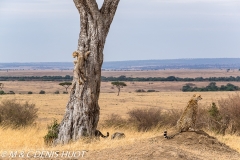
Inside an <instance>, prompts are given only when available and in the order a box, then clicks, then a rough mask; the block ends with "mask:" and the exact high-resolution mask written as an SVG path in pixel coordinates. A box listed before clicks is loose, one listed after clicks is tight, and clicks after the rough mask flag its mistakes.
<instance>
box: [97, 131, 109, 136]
mask: <svg viewBox="0 0 240 160" xmlns="http://www.w3.org/2000/svg"><path fill="white" fill-rule="evenodd" d="M108 136H109V133H108V132H107V135H106V136H104V135H103V134H102V132H100V131H99V130H96V131H95V137H96V138H100V137H102V138H107V137H108Z"/></svg>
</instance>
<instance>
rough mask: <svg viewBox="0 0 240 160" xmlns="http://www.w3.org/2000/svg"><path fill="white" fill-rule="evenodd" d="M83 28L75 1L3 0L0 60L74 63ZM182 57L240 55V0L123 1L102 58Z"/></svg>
mask: <svg viewBox="0 0 240 160" xmlns="http://www.w3.org/2000/svg"><path fill="white" fill-rule="evenodd" d="M102 2H103V0H98V3H99V7H100V6H101V4H102ZM79 28H80V20H79V14H78V11H77V9H76V8H75V5H74V3H73V0H0V62H70V61H72V60H73V58H72V55H71V54H72V52H73V51H74V50H76V49H77V43H78V35H79V32H80V29H79ZM179 58H240V0H120V3H119V7H118V10H117V12H116V16H115V18H114V20H113V23H112V25H111V29H110V32H109V34H108V37H107V41H106V44H105V49H104V61H122V60H149V59H179Z"/></svg>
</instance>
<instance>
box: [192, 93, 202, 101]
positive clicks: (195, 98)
mask: <svg viewBox="0 0 240 160" xmlns="http://www.w3.org/2000/svg"><path fill="white" fill-rule="evenodd" d="M192 99H193V100H196V101H200V100H201V99H202V97H201V95H200V94H194V95H193V97H192Z"/></svg>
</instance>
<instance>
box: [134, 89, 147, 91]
mask: <svg viewBox="0 0 240 160" xmlns="http://www.w3.org/2000/svg"><path fill="white" fill-rule="evenodd" d="M135 92H146V91H145V90H144V89H137V90H135Z"/></svg>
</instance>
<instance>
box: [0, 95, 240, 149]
mask: <svg viewBox="0 0 240 160" xmlns="http://www.w3.org/2000/svg"><path fill="white" fill-rule="evenodd" d="M192 94H193V93H189V92H187V93H183V92H155V93H128V92H123V93H121V94H120V96H116V93H101V94H100V99H99V104H100V107H101V109H100V122H99V128H100V129H101V131H102V132H103V133H104V134H106V132H107V131H108V132H110V134H111V133H113V132H116V131H120V132H121V131H123V130H121V129H117V128H104V127H103V126H102V123H103V120H104V119H106V118H107V117H108V115H111V114H113V113H114V114H119V115H120V116H122V117H123V118H126V116H127V112H128V111H129V110H131V109H133V108H151V107H158V108H162V109H164V110H168V109H183V108H184V107H185V106H186V104H187V102H188V100H189V98H190V97H191V96H192ZM200 94H201V95H202V97H203V100H202V101H200V102H199V104H200V106H206V105H210V104H211V102H217V101H218V100H219V99H221V98H227V97H228V96H229V95H231V94H235V92H201V93H200ZM68 98H69V95H66V94H65V95H64V94H59V95H55V94H45V95H39V94H32V95H27V94H16V95H2V96H1V97H0V101H2V100H4V99H16V100H19V101H29V102H32V103H35V104H36V107H37V108H38V109H39V114H38V115H39V117H38V119H37V124H36V126H33V127H27V128H25V129H19V130H12V129H3V128H0V135H1V136H0V141H1V142H2V143H0V149H1V150H5V151H6V150H60V151H61V150H90V151H91V150H101V149H105V148H114V147H119V146H126V145H131V144H133V143H134V142H136V141H141V140H144V139H147V138H151V137H156V136H162V132H163V129H158V130H152V131H149V132H136V131H134V130H131V128H129V129H127V130H124V132H125V134H126V135H127V137H126V138H125V139H123V140H120V141H111V140H110V139H102V140H101V141H95V142H93V143H85V142H84V141H77V142H75V143H71V144H69V145H64V146H57V147H47V146H45V145H44V142H43V136H44V135H46V133H47V124H50V123H51V122H52V120H53V119H57V120H58V121H61V119H62V118H63V115H64V112H65V107H66V104H67V101H68ZM212 135H214V134H212ZM214 136H216V137H217V138H218V139H219V140H220V141H221V142H224V143H226V144H227V145H229V146H230V147H232V148H234V149H236V150H237V151H238V152H240V137H239V136H230V135H226V136H219V135H214Z"/></svg>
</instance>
